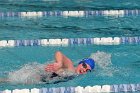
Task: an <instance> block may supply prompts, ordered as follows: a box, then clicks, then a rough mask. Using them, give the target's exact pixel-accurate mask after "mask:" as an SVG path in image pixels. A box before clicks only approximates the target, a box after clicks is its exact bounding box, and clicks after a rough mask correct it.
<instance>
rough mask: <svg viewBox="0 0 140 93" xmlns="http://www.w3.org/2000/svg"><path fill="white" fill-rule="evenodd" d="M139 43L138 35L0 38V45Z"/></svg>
mask: <svg viewBox="0 0 140 93" xmlns="http://www.w3.org/2000/svg"><path fill="white" fill-rule="evenodd" d="M91 44H96V45H119V44H140V37H114V38H112V37H102V38H69V39H67V38H64V39H35V40H0V47H18V46H60V45H62V46H63V45H64V46H67V45H91Z"/></svg>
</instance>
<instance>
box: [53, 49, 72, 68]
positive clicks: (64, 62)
mask: <svg viewBox="0 0 140 93" xmlns="http://www.w3.org/2000/svg"><path fill="white" fill-rule="evenodd" d="M55 60H56V62H57V63H58V64H60V68H67V69H69V70H74V66H73V62H72V61H71V60H70V59H69V58H68V57H66V56H65V55H64V54H63V53H61V52H60V51H57V52H56V53H55Z"/></svg>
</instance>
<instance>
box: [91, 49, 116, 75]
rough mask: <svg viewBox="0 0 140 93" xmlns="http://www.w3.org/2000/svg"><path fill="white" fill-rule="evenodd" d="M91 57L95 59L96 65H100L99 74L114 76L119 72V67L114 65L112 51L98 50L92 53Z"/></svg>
mask: <svg viewBox="0 0 140 93" xmlns="http://www.w3.org/2000/svg"><path fill="white" fill-rule="evenodd" d="M90 58H93V59H94V61H95V63H96V65H97V66H96V67H98V68H97V69H96V71H97V76H113V74H114V73H115V72H118V69H117V68H116V67H113V65H112V62H111V54H110V53H105V52H101V51H97V52H96V53H92V54H91V56H90Z"/></svg>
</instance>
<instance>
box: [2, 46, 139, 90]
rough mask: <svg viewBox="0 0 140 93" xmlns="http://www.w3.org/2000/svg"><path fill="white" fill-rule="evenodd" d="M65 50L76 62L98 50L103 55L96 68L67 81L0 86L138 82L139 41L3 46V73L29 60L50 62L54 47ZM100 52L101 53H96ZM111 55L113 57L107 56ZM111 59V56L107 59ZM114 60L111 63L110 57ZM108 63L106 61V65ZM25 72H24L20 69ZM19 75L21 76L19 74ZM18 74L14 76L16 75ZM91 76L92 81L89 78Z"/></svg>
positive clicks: (5, 73) (4, 75)
mask: <svg viewBox="0 0 140 93" xmlns="http://www.w3.org/2000/svg"><path fill="white" fill-rule="evenodd" d="M58 50H59V51H62V52H63V53H64V54H65V55H67V56H68V57H69V58H70V59H71V60H72V61H73V62H74V65H75V66H76V65H77V63H78V60H80V59H82V58H85V57H89V56H90V55H92V56H93V54H92V53H94V55H96V54H98V56H96V57H100V58H102V60H101V61H100V63H99V64H98V65H96V68H95V71H93V72H91V73H88V74H86V75H81V76H78V77H76V78H74V79H72V80H69V81H67V82H60V83H57V84H29V85H24V84H9V83H1V84H0V89H1V90H2V89H7V88H8V89H15V88H33V87H37V88H41V87H63V86H79V85H80V86H87V85H90V86H93V85H104V84H122V83H125V84H129V83H138V82H139V78H140V72H139V70H140V52H139V50H140V47H139V45H118V46H98V45H88V46H85V45H81V46H69V47H51V46H50V47H15V48H2V49H0V52H1V54H0V60H1V64H0V67H1V68H0V71H1V73H0V76H1V77H7V76H8V73H9V72H12V71H18V70H19V69H21V68H22V67H24V66H25V65H28V64H29V63H36V62H37V63H40V64H46V63H50V61H51V60H53V59H54V53H55V51H58ZM97 52H99V53H97ZM107 55H110V56H111V57H109V58H108V57H105V56H107ZM108 59H109V60H108ZM110 60H111V64H109V65H108V62H107V61H110ZM106 64H107V65H106ZM21 74H25V73H21ZM17 77H18V76H17ZM17 77H15V78H17ZM89 80H90V82H89Z"/></svg>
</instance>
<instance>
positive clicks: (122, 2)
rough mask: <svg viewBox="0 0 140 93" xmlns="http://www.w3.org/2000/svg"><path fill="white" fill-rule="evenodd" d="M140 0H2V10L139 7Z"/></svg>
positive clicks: (0, 8)
mask: <svg viewBox="0 0 140 93" xmlns="http://www.w3.org/2000/svg"><path fill="white" fill-rule="evenodd" d="M139 5H140V1H139V0H133V1H132V0H131V1H130V0H119V1H118V0H30V1H29V0H4V1H3V0H0V11H45V10H87V9H92V10H93V9H102V10H103V9H139V8H140V6H139Z"/></svg>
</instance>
